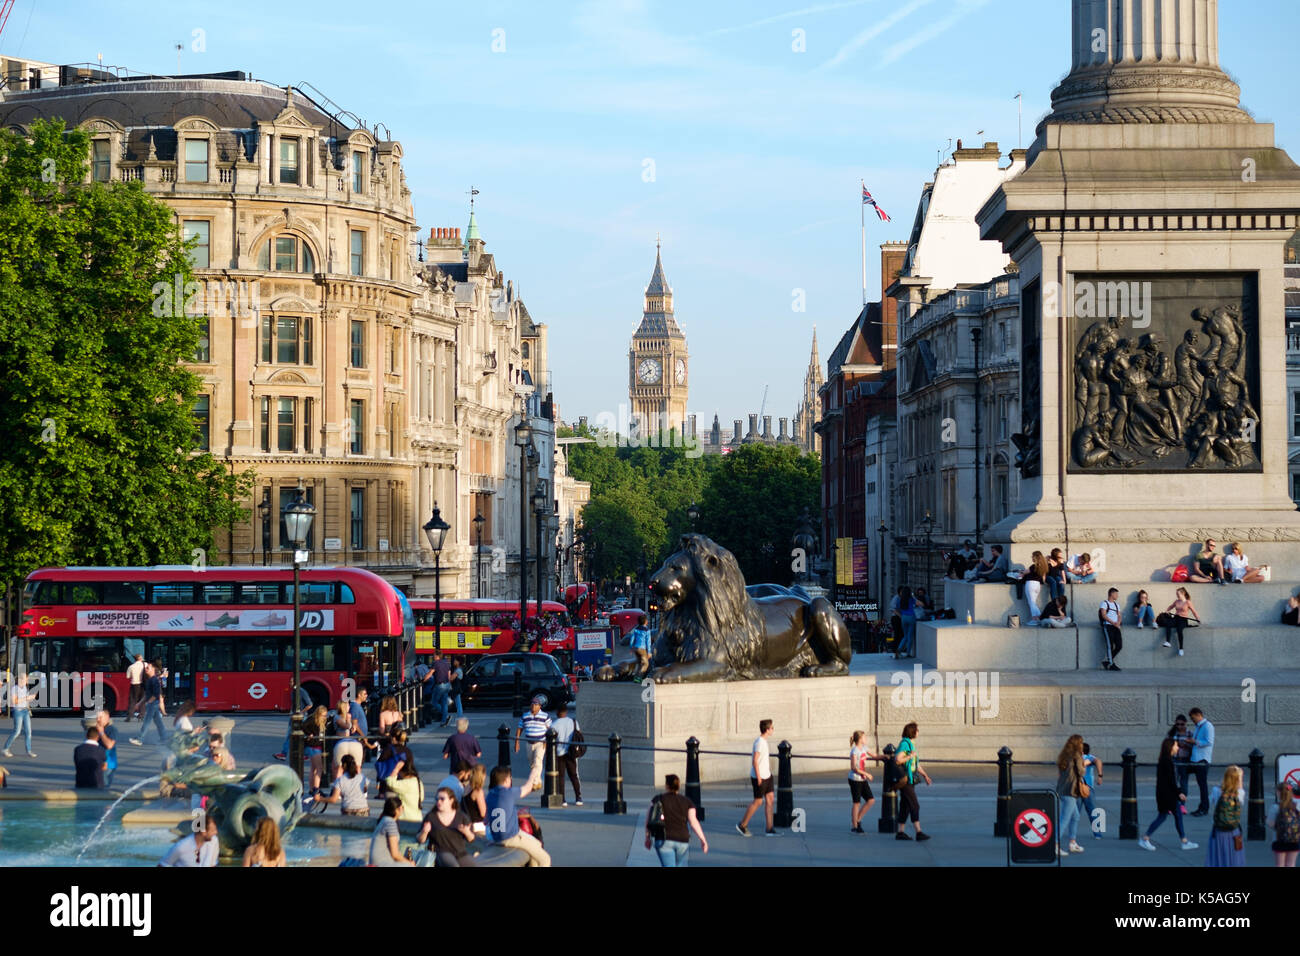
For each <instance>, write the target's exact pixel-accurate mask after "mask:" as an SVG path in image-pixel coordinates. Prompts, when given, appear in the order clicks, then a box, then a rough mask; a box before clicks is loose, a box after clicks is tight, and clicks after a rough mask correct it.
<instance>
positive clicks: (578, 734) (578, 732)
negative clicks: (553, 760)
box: [569, 721, 587, 760]
mask: <svg viewBox="0 0 1300 956" xmlns="http://www.w3.org/2000/svg"><path fill="white" fill-rule="evenodd" d="M586 739H587V738H586V737H584V736H582V729H581V728H580V727H579V726H578V724H577V722H576V721H575V722H574V724H573V736H571V737H570V738H569V753H570V754H571V755H572V756H573V759H574V760H581V759H582V758H583V757H585V756H587V745H586V744H585V743H583V741H584V740H586Z"/></svg>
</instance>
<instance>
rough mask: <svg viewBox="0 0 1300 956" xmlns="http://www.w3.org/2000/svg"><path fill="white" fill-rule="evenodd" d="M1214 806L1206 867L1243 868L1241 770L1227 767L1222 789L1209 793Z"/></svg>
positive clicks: (1242, 793) (1244, 845) (1244, 851)
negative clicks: (1212, 827)
mask: <svg viewBox="0 0 1300 956" xmlns="http://www.w3.org/2000/svg"><path fill="white" fill-rule="evenodd" d="M1210 802H1211V803H1212V804H1214V829H1213V830H1212V831H1211V833H1210V845H1209V847H1208V848H1207V849H1206V851H1205V865H1206V866H1245V865H1246V844H1245V843H1244V842H1243V841H1242V835H1241V808H1242V806H1243V805H1244V804H1245V802H1246V791H1245V790H1243V789H1242V787H1241V768H1240V767H1236V766H1233V767H1229V768H1228V769H1227V770H1225V771H1224V773H1223V785H1222V786H1220V787H1215V788H1214V789H1213V790H1211V791H1210Z"/></svg>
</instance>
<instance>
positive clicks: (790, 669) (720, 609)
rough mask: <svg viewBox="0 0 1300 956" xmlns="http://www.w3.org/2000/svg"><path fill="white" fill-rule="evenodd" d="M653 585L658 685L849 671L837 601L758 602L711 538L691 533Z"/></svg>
mask: <svg viewBox="0 0 1300 956" xmlns="http://www.w3.org/2000/svg"><path fill="white" fill-rule="evenodd" d="M650 587H651V589H652V590H653V591H654V593H655V595H656V596H657V597H658V598H659V607H660V610H661V612H662V616H661V618H660V627H659V636H658V638H657V639H656V641H655V646H654V651H653V654H652V657H651V668H652V669H651V672H650V679H651V680H653V681H654V682H655V683H657V684H678V683H685V682H688V681H729V680H759V679H764V678H775V677H828V676H833V675H837V674H847V673H848V672H849V659H850V657H851V656H852V649H851V646H850V642H849V631H848V628H847V627H846V626H845V624H844V621H843V619H842V618H841V617H840V616H839V613H838V612H837V611H836V610H835V608H834V606H833V605H832V604H831V603H830V602H829V601H827V600H826V599H825V598H813V599H812V600H811V601H809V600H805V599H803V598H801V597H798V596H795V595H777V596H773V597H763V598H757V599H755V598H751V597H750V596H749V594H747V593H746V591H745V578H744V576H743V575H742V574H741V573H740V566H739V565H738V564H737V563H736V559H735V557H734V556H733V555H732V554H731V552H730V551H728V550H727V549H726V548H723V547H721V546H720V545H718V544H716V543H715V542H713V541H712V540H710V539H709V538H706V537H705V536H704V535H701V534H687V535H683V536H682V539H681V548H680V549H679V550H678V551H677V553H676V554H673V555H672V556H670V557H669V558H668V559H667V560H666V561H664V563H663V566H662V567H661V568H660V569H659V570H658V571H656V572H655V576H654V578H653V579H652V580H651V582H650ZM631 667H632V664H631V663H630V662H627V661H622V662H619V663H616V664H615V665H614V666H613V667H609V668H603V669H602V670H601V672H600V673H598V674H597V675H596V676H597V679H598V680H615V679H617V678H619V677H626V676H629V675H630V673H631Z"/></svg>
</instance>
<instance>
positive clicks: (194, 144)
mask: <svg viewBox="0 0 1300 956" xmlns="http://www.w3.org/2000/svg"><path fill="white" fill-rule="evenodd" d="M185 181H186V182H187V183H206V182H207V181H208V141H207V140H206V139H187V140H186V141H185Z"/></svg>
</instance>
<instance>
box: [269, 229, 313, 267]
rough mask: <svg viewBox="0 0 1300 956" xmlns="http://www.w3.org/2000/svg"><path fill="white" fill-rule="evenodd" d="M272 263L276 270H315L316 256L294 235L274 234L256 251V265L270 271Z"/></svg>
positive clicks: (309, 247)
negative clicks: (273, 236)
mask: <svg viewBox="0 0 1300 956" xmlns="http://www.w3.org/2000/svg"><path fill="white" fill-rule="evenodd" d="M273 250H274V255H272V251H273ZM273 264H274V266H275V271H276V272H307V273H311V272H315V271H316V257H315V256H313V255H312V251H311V246H309V245H308V244H307V243H306V242H304V241H302V240H300V239H298V238H297V237H296V236H276V237H275V238H274V239H268V240H267V241H266V242H265V243H264V244H263V245H262V248H261V249H259V250H258V252H257V267H258V268H259V269H262V270H264V271H270V269H271V267H272V265H273Z"/></svg>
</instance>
